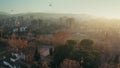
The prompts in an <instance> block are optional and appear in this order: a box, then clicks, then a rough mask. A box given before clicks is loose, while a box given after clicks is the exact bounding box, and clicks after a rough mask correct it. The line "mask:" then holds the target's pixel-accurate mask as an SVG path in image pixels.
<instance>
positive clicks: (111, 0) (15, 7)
mask: <svg viewBox="0 0 120 68" xmlns="http://www.w3.org/2000/svg"><path fill="white" fill-rule="evenodd" d="M119 6H120V0H0V11H3V12H8V13H12V14H14V13H15V14H16V13H28V12H47V13H75V14H77V13H78V14H91V15H95V16H100V17H108V18H120V7H119Z"/></svg>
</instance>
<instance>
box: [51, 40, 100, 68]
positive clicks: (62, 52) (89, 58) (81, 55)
mask: <svg viewBox="0 0 120 68" xmlns="http://www.w3.org/2000/svg"><path fill="white" fill-rule="evenodd" d="M74 45H75V41H74V40H69V41H68V43H67V44H66V45H59V46H57V47H56V48H55V50H54V55H53V65H54V67H52V68H56V67H60V64H61V63H62V62H63V61H64V60H65V59H71V60H75V61H77V62H79V64H80V66H81V67H82V68H88V67H89V68H98V67H99V65H100V64H101V62H100V55H101V52H100V51H99V50H97V49H95V48H93V47H92V45H93V41H92V40H89V39H83V40H82V41H81V42H80V45H79V48H77V49H75V48H74ZM63 65H64V64H63Z"/></svg>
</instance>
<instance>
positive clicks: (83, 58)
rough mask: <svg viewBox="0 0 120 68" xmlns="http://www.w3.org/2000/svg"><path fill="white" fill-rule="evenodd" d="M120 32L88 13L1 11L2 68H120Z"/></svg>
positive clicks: (116, 24) (119, 23) (119, 24)
mask: <svg viewBox="0 0 120 68" xmlns="http://www.w3.org/2000/svg"><path fill="white" fill-rule="evenodd" d="M108 23H109V24H108ZM119 29H120V20H117V19H105V18H100V17H95V16H91V15H87V14H62V13H61V14H59V13H24V14H22V13H21V14H8V13H2V12H1V13H0V68H120V54H119V53H120V31H119Z"/></svg>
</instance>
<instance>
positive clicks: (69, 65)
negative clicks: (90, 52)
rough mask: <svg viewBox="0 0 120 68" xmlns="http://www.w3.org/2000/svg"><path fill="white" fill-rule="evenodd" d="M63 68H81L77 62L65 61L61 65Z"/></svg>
mask: <svg viewBox="0 0 120 68" xmlns="http://www.w3.org/2000/svg"><path fill="white" fill-rule="evenodd" d="M61 68H80V64H79V62H77V61H76V60H70V59H65V60H64V61H63V62H62V63H61Z"/></svg>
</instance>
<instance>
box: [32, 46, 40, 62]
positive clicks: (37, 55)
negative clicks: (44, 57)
mask: <svg viewBox="0 0 120 68" xmlns="http://www.w3.org/2000/svg"><path fill="white" fill-rule="evenodd" d="M34 60H35V61H37V62H39V61H40V60H41V57H40V53H39V52H38V48H37V47H36V49H35V53H34Z"/></svg>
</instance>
